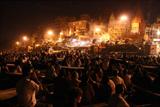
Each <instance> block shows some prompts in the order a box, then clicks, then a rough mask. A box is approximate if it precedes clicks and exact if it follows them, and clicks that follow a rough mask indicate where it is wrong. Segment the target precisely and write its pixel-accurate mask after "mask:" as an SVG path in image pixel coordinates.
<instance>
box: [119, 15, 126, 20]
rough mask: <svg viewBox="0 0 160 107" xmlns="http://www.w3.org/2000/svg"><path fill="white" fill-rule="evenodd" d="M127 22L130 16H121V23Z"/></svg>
mask: <svg viewBox="0 0 160 107" xmlns="http://www.w3.org/2000/svg"><path fill="white" fill-rule="evenodd" d="M127 20H128V16H127V15H122V16H120V21H127Z"/></svg>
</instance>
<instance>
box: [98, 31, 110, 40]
mask: <svg viewBox="0 0 160 107" xmlns="http://www.w3.org/2000/svg"><path fill="white" fill-rule="evenodd" d="M109 40H110V35H109V34H108V33H106V34H104V35H102V36H101V37H100V38H99V42H106V41H109Z"/></svg>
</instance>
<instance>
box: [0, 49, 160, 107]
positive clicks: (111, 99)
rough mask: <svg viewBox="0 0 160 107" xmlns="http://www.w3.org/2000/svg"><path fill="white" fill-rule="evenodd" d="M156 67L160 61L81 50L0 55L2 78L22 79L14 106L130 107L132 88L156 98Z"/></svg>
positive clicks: (158, 78) (159, 80)
mask: <svg viewBox="0 0 160 107" xmlns="http://www.w3.org/2000/svg"><path fill="white" fill-rule="evenodd" d="M9 64H13V65H14V67H12V69H11V67H10V66H9ZM147 66H152V67H153V69H154V70H155V72H152V70H150V69H148V68H147ZM159 66H160V57H155V56H138V55H127V54H124V53H123V54H115V53H113V54H111V55H108V54H107V53H106V54H105V55H104V54H103V56H102V55H101V54H92V53H89V52H87V51H82V50H72V51H61V52H59V53H55V54H54V53H53V54H49V53H47V52H44V51H39V52H38V51H36V52H29V53H19V52H15V53H14V52H12V53H11V52H6V53H2V54H1V55H0V73H8V74H10V73H14V74H22V77H21V78H20V80H19V81H18V82H17V83H16V92H17V106H18V107H49V106H50V107H82V106H84V105H92V104H97V103H102V102H105V103H106V104H107V107H130V106H133V105H134V104H133V102H132V100H131V96H132V95H133V94H134V86H137V87H141V88H144V89H146V90H150V91H152V92H156V93H160V86H159V84H160V71H159V70H160V69H159Z"/></svg>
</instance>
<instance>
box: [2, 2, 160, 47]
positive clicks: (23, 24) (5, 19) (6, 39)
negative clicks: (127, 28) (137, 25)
mask: <svg viewBox="0 0 160 107" xmlns="http://www.w3.org/2000/svg"><path fill="white" fill-rule="evenodd" d="M136 1H140V6H141V9H142V14H143V15H144V18H145V20H148V21H149V22H153V20H155V18H156V17H157V16H159V15H160V0H53V1H50V0H41V1H34V0H33V1H31V0H28V1H20V0H18V1H17V0H16V1H15V0H10V1H7V0H5V1H0V49H4V48H7V47H9V46H11V45H12V44H14V43H15V40H17V39H19V38H20V36H21V35H23V34H30V33H31V32H35V31H36V29H37V28H38V27H39V26H45V25H46V27H48V26H47V24H49V23H51V22H52V21H53V20H54V18H55V17H57V16H75V17H78V16H80V15H81V14H89V15H90V16H91V17H98V16H100V15H104V13H106V14H110V13H112V12H114V13H116V14H120V13H123V12H124V13H125V12H126V13H129V14H132V12H134V11H135V7H136V6H137V5H136V4H137V2H136ZM147 16H148V17H147ZM149 16H150V17H149ZM106 17H108V16H106Z"/></svg>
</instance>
